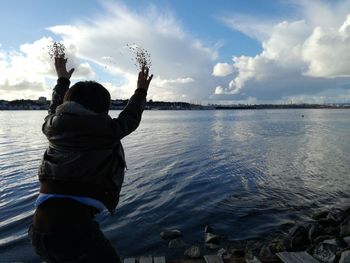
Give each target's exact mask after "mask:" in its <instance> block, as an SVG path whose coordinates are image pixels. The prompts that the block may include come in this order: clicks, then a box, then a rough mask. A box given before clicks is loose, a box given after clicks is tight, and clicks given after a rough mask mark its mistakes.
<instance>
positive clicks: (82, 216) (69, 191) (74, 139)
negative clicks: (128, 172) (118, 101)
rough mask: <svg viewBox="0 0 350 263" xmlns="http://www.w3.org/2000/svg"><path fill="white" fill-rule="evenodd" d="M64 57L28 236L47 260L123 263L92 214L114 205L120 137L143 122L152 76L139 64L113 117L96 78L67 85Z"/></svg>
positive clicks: (58, 66)
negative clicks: (122, 105)
mask: <svg viewBox="0 0 350 263" xmlns="http://www.w3.org/2000/svg"><path fill="white" fill-rule="evenodd" d="M66 63H67V60H66V59H64V58H56V59H55V68H56V72H57V76H58V80H57V84H56V86H55V87H54V90H53V94H52V100H51V104H50V107H49V115H48V116H47V117H46V118H45V122H44V124H43V126H42V131H43V133H44V134H45V135H46V137H47V139H48V141H49V147H48V148H47V150H46V151H45V153H44V156H43V159H42V163H41V165H40V168H39V180H40V194H39V197H38V199H37V201H36V207H37V208H36V211H35V214H34V220H33V224H32V225H31V226H30V228H29V231H28V234H29V237H30V239H31V242H32V245H33V246H34V248H35V251H36V253H37V254H38V255H40V256H41V258H42V259H43V260H45V261H47V262H104V263H105V262H120V259H119V256H118V254H117V253H116V251H115V250H114V248H113V247H112V245H111V243H110V242H109V241H108V240H107V239H106V238H105V237H104V235H103V233H102V232H101V230H100V227H99V224H98V223H97V222H96V221H95V220H94V217H95V215H96V214H97V213H100V212H101V211H102V210H103V209H104V208H107V209H108V210H109V212H110V213H113V212H114V210H115V209H116V206H117V204H118V201H119V193H120V190H121V187H122V183H123V179H124V169H125V167H126V164H125V159H124V151H123V147H122V145H121V143H120V140H121V139H122V138H123V137H125V136H126V135H128V134H130V133H131V132H133V131H134V130H135V129H136V128H137V127H138V125H139V123H140V121H141V116H142V112H143V110H144V106H145V104H146V95H147V90H148V87H149V84H150V82H151V80H152V77H153V75H151V76H150V77H148V68H142V71H141V72H140V73H139V76H138V82H137V89H136V91H135V93H134V95H133V96H132V97H131V98H130V100H129V103H128V104H127V106H126V107H125V109H124V110H123V111H122V112H121V113H120V114H119V117H118V118H116V119H112V118H111V117H110V116H109V115H108V110H109V106H110V94H109V92H108V91H107V89H105V88H104V87H103V86H102V85H101V84H99V83H97V82H93V81H84V82H77V83H76V84H75V85H73V86H72V87H71V88H69V85H70V80H69V79H70V77H71V76H72V74H73V71H74V69H71V70H70V71H67V69H66Z"/></svg>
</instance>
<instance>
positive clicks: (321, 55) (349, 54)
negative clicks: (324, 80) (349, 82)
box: [302, 15, 350, 78]
mask: <svg viewBox="0 0 350 263" xmlns="http://www.w3.org/2000/svg"><path fill="white" fill-rule="evenodd" d="M302 55H303V58H304V60H305V61H306V62H307V63H308V65H309V66H308V71H307V72H306V74H307V75H309V76H314V77H329V78H335V77H344V76H345V77H349V76H350V63H349V61H350V15H348V16H347V18H346V20H345V21H344V23H343V24H342V25H341V26H340V27H339V28H333V27H332V28H324V27H316V28H315V30H314V31H313V33H312V34H311V36H310V37H309V38H308V39H307V40H306V41H305V44H304V47H303V52H302Z"/></svg>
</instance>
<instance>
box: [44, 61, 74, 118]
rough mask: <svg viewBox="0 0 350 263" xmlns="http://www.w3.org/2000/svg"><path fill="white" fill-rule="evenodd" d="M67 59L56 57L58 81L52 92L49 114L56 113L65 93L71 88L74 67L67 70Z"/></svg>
mask: <svg viewBox="0 0 350 263" xmlns="http://www.w3.org/2000/svg"><path fill="white" fill-rule="evenodd" d="M66 64H67V59H65V58H55V69H56V73H57V77H58V79H57V83H56V85H55V87H54V89H53V92H52V99H51V103H50V106H49V114H50V115H51V114H54V113H55V112H56V108H57V107H58V106H59V105H61V104H62V103H63V98H64V95H65V94H66V91H67V90H68V89H69V84H70V80H69V79H70V77H71V76H72V74H73V72H74V68H72V69H71V70H69V71H67V68H66Z"/></svg>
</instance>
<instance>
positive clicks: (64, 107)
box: [56, 101, 98, 115]
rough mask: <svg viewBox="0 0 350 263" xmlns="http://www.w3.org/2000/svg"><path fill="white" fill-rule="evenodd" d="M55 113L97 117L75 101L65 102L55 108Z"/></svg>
mask: <svg viewBox="0 0 350 263" xmlns="http://www.w3.org/2000/svg"><path fill="white" fill-rule="evenodd" d="M56 113H57V114H61V113H72V114H77V115H98V113H96V112H94V111H92V110H88V109H87V108H85V107H84V106H83V105H81V104H79V103H78V102H75V101H65V102H63V103H62V104H61V105H60V106H58V107H57V108H56Z"/></svg>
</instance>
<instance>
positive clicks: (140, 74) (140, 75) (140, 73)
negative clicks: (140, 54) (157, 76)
mask: <svg viewBox="0 0 350 263" xmlns="http://www.w3.org/2000/svg"><path fill="white" fill-rule="evenodd" d="M142 75H143V73H142V71H140V72H139V79H138V80H140V79H141V78H142Z"/></svg>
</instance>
